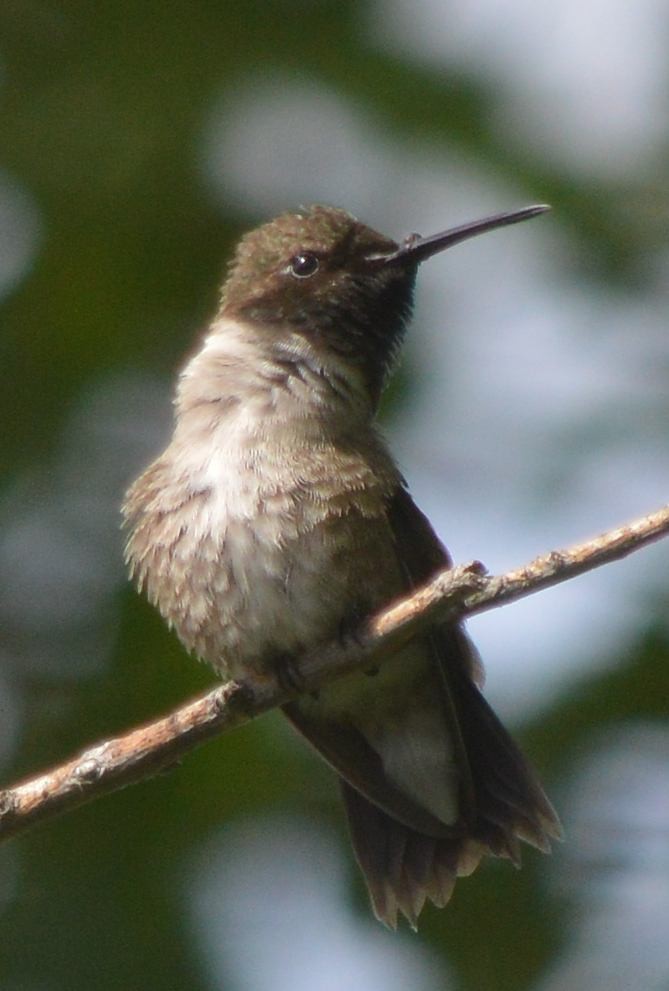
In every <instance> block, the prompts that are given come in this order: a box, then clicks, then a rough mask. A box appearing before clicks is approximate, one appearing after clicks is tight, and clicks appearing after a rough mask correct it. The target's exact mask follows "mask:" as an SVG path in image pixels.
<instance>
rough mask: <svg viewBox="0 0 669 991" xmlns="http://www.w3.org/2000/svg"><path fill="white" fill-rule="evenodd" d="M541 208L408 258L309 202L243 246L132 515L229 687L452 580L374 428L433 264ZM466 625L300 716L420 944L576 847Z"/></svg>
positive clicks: (382, 895)
mask: <svg viewBox="0 0 669 991" xmlns="http://www.w3.org/2000/svg"><path fill="white" fill-rule="evenodd" d="M547 209H548V207H546V206H530V207H526V208H524V209H521V210H516V211H513V212H510V213H501V214H497V215H495V216H492V217H486V218H484V219H482V220H477V221H475V222H473V223H467V224H463V225H461V226H459V227H455V228H451V229H449V230H446V231H444V232H442V233H439V234H435V235H432V236H429V237H421V236H419V235H418V234H410V235H409V236H408V237H406V238H405V239H404V240H402V241H401V242H396V241H394V240H392V239H391V238H389V237H386V236H384V235H383V234H379V233H377V232H376V231H375V230H373V229H371V228H370V227H368V226H366V225H365V224H363V223H361V222H360V221H359V220H357V219H356V218H355V217H353V216H352V215H351V214H349V213H348V212H346V211H344V210H342V209H338V208H334V207H329V206H322V205H314V206H311V207H308V208H303V209H300V210H298V211H297V212H291V213H285V214H283V215H281V216H279V217H277V218H276V219H274V220H272V221H270V222H269V223H265V224H264V225H263V226H261V227H259V228H257V229H256V230H253V231H251V232H250V233H247V234H246V235H245V236H244V237H243V238H242V239H241V241H240V243H239V245H238V247H237V249H236V252H235V253H234V256H233V258H232V261H231V264H230V267H229V272H228V275H227V279H226V280H225V283H224V285H223V289H222V293H221V299H220V306H219V308H218V312H217V313H216V316H215V318H214V319H213V321H212V323H211V325H210V328H209V331H208V333H207V335H206V337H205V339H204V342H203V343H202V346H201V348H200V350H199V351H197V353H195V354H194V356H193V357H192V358H191V359H190V360H189V361H188V363H187V364H186V366H185V368H184V369H183V371H182V372H181V374H180V376H179V379H178V384H177V389H176V396H175V400H174V403H175V417H174V432H173V435H172V438H171V440H170V443H169V445H168V446H167V448H166V450H165V451H164V452H163V453H162V454H161V455H160V456H159V457H158V458H157V459H156V460H155V461H154V462H153V463H152V464H151V465H150V466H149V467H148V468H147V469H146V470H145V471H144V473H143V474H142V475H141V476H140V477H139V478H138V479H137V481H135V482H134V484H133V485H132V486H131V488H130V489H129V490H128V492H127V494H126V498H125V502H124V506H123V514H124V519H125V525H126V527H127V530H128V534H129V535H128V540H127V545H126V558H127V562H128V564H129V568H130V572H131V576H132V577H133V578H134V580H135V582H136V583H137V585H138V586H139V588H140V589H141V590H143V591H144V592H145V593H146V595H147V596H148V598H149V600H150V601H151V602H152V603H153V604H154V605H155V606H157V608H158V610H159V611H160V613H161V614H162V616H163V617H164V618H165V620H166V621H167V623H168V624H169V625H170V627H172V628H173V629H174V630H175V631H176V633H177V635H178V636H179V638H180V639H181V641H182V643H183V644H184V646H185V647H186V648H187V650H188V651H190V652H192V653H194V654H195V655H196V656H198V657H199V658H201V659H203V660H205V661H206V662H208V663H209V664H210V665H211V666H212V667H213V668H214V670H215V671H216V672H217V674H218V675H220V676H221V677H223V678H225V679H235V680H240V679H241V680H243V679H244V678H245V677H247V678H248V677H258V678H267V677H273V678H277V679H278V680H279V681H282V679H286V678H288V679H290V677H291V671H294V670H295V668H294V663H295V659H296V658H299V655H300V653H302V652H304V651H306V650H312V649H314V648H316V649H317V648H318V645H319V644H325V643H327V642H328V641H331V640H333V638H336V637H338V636H341V635H342V631H343V630H346V629H347V627H349V625H350V624H352V625H354V624H355V622H356V621H357V620H359V619H360V618H361V617H363V616H366V615H368V614H371V613H373V612H374V611H375V610H377V609H379V608H380V607H382V606H385V605H387V604H388V603H389V602H391V601H392V600H393V599H395V598H397V597H400V596H402V595H406V594H407V593H409V592H410V591H411V589H413V588H414V587H416V586H418V585H420V584H422V583H424V582H425V581H427V580H428V579H429V578H430V577H431V576H432V575H433V574H434V573H435V572H436V571H437V570H439V569H443V568H444V567H448V566H450V565H451V559H450V557H449V554H448V551H447V550H446V548H445V547H444V545H443V544H442V543H441V541H440V540H439V538H438V537H437V536H436V534H435V532H434V530H433V529H432V526H431V525H430V523H429V521H428V520H427V518H426V517H425V516H424V515H423V513H422V512H421V511H420V509H418V507H417V506H416V505H415V503H414V501H413V499H412V497H411V495H410V494H409V491H408V488H407V484H406V482H405V480H404V478H403V476H402V474H401V472H400V470H399V469H398V467H397V465H396V463H395V461H394V460H393V457H392V455H391V453H390V451H389V449H388V447H387V445H386V442H385V441H384V439H383V437H382V435H381V433H380V431H379V429H378V427H377V425H376V423H375V419H376V413H377V409H378V405H379V400H380V397H381V393H382V390H383V387H384V385H385V384H386V381H387V379H388V376H389V373H390V371H391V369H392V367H393V365H394V363H395V359H396V357H397V353H398V350H399V347H400V344H401V342H402V339H403V336H404V333H405V330H406V328H407V324H408V322H409V319H410V316H411V311H412V302H413V294H414V284H415V281H416V274H417V271H418V268H419V266H420V265H421V264H422V263H423V262H424V261H426V260H427V259H428V258H431V257H432V256H433V255H435V254H437V253H438V252H441V251H443V250H444V249H446V248H449V247H452V246H453V245H455V244H458V243H459V242H461V241H464V240H465V239H467V238H470V237H473V236H474V235H478V234H481V233H483V232H485V231H491V230H494V229H496V228H498V227H502V226H505V225H508V224H515V223H518V222H520V221H523V220H527V219H529V218H531V217H535V216H537V215H538V214H541V213H543V212H544V211H545V210H547ZM482 684H483V669H482V665H481V662H480V660H479V658H478V655H477V652H476V650H475V648H474V646H473V645H472V643H471V641H470V640H469V639H468V637H467V634H466V633H465V631H464V629H463V627H462V625H461V624H457V623H441V624H437V625H435V626H434V628H433V629H431V630H430V632H429V633H425V634H421V635H420V636H419V637H418V638H417V639H415V640H413V641H412V642H411V643H409V644H408V645H407V646H405V647H403V648H402V649H401V650H400V651H399V652H398V653H397V654H396V655H394V656H393V657H391V658H389V659H387V660H386V661H385V662H384V663H383V664H382V665H380V666H379V667H378V668H377V669H375V670H369V671H361V672H356V673H353V674H349V675H347V676H345V677H343V678H341V679H340V680H338V681H335V682H333V683H331V684H327V685H325V686H323V687H321V689H320V690H319V691H318V692H314V693H303V694H301V695H298V697H297V698H296V699H295V700H294V701H291V702H289V703H288V704H286V705H284V706H283V712H284V713H285V715H286V716H287V717H288V719H289V720H290V722H291V723H292V724H293V725H294V726H295V727H296V728H297V730H299V732H300V733H301V734H302V735H303V736H304V737H305V738H306V739H307V740H308V741H309V742H310V743H311V744H312V745H313V747H315V749H316V750H317V751H318V752H319V753H320V754H321V755H322V756H323V757H324V758H325V760H326V761H327V762H328V764H330V765H331V767H332V768H333V769H334V770H335V771H336V773H337V775H338V777H339V783H340V786H341V792H342V795H343V800H344V806H345V810H346V814H347V818H348V824H349V832H350V836H351V840H352V844H353V848H354V852H355V855H356V858H357V861H358V864H359V866H360V868H361V870H362V874H363V876H364V879H365V881H366V884H367V888H368V891H369V895H370V898H371V903H372V908H373V911H374V913H375V914H376V916H377V918H378V919H379V920H380V921H382V922H383V923H385V924H386V925H388V926H389V927H391V928H395V927H396V926H397V922H398V915H403V916H404V917H405V918H406V919H407V920H408V922H409V924H410V925H411V926H412V927H414V928H415V926H416V922H417V919H418V916H419V914H420V912H421V910H422V909H423V906H424V905H425V903H426V901H428V900H429V901H431V902H432V903H434V904H435V905H436V906H439V907H441V906H444V905H445V904H446V902H447V901H448V900H449V898H450V895H451V892H452V889H453V886H454V884H455V880H456V878H457V877H458V876H460V875H467V874H470V873H471V872H472V871H473V870H474V869H475V868H476V867H477V865H478V863H479V861H480V860H481V859H482V857H483V856H484V855H486V854H490V855H493V856H496V857H504V858H507V859H509V860H510V861H512V862H513V863H514V864H516V865H519V863H520V841H521V840H522V841H524V842H526V843H529V844H531V845H532V846H534V847H537V848H538V849H539V850H542V851H544V852H548V851H549V850H550V841H551V839H558V838H560V836H561V827H560V823H559V820H558V817H557V815H556V813H555V811H554V809H553V807H552V805H551V804H550V802H549V800H548V799H547V798H546V796H545V794H544V792H543V789H542V787H541V784H540V782H539V780H538V778H537V776H536V774H535V772H534V771H533V769H532V768H531V767H530V765H529V763H528V762H527V760H526V759H525V757H524V756H523V755H522V753H521V751H520V750H519V748H518V746H517V745H516V744H515V743H514V741H513V740H512V738H511V736H510V735H509V733H508V732H507V731H506V729H505V728H504V727H503V726H502V724H501V722H500V721H499V719H498V718H497V716H496V715H495V713H494V712H493V710H492V709H491V707H490V706H489V705H488V703H487V702H486V700H485V699H484V697H483V695H482V694H481V689H482Z"/></svg>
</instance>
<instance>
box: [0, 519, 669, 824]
mask: <svg viewBox="0 0 669 991" xmlns="http://www.w3.org/2000/svg"><path fill="white" fill-rule="evenodd" d="M667 532H669V506H665V507H664V508H663V509H660V510H658V511H657V512H655V513H651V514H650V515H648V516H645V517H642V518H641V519H638V520H634V521H633V522H632V523H629V524H627V525H626V526H623V527H619V528H618V529H615V530H610V531H608V532H607V533H604V534H602V535H601V536H599V537H596V538H595V539H594V540H589V541H586V542H585V543H582V544H576V545H574V546H572V547H570V548H568V549H567V550H563V551H552V552H551V553H549V554H546V555H544V556H542V557H538V558H536V559H535V560H534V561H531V562H530V563H529V564H527V565H526V566H525V567H522V568H519V569H517V570H515V571H510V572H507V573H506V574H504V575H499V576H486V574H485V569H484V567H483V565H481V564H480V563H479V562H473V563H472V564H469V565H463V566H459V567H457V568H452V569H448V570H444V571H440V572H438V573H437V574H436V575H435V576H434V577H433V578H432V579H431V580H430V581H429V582H427V583H426V584H425V585H424V586H422V587H421V588H419V589H417V590H415V591H414V592H413V593H412V594H411V595H408V596H406V597H405V598H403V599H401V600H400V601H398V602H396V603H394V604H392V605H390V606H388V607H386V608H385V609H382V610H381V611H380V612H378V613H377V614H376V615H375V616H372V617H371V618H370V619H369V620H367V621H365V622H364V623H362V624H361V626H360V627H359V629H358V630H357V631H356V632H355V634H354V635H351V636H348V637H346V638H345V639H344V640H340V641H333V642H331V643H329V644H325V645H324V646H321V647H319V648H317V649H315V650H312V651H309V652H308V653H307V654H305V655H304V656H303V657H301V658H299V660H298V661H297V664H296V667H297V669H298V671H299V674H300V680H301V681H302V690H304V691H313V690H314V689H316V688H318V687H319V686H320V685H322V684H324V683H325V682H326V681H330V680H333V679H334V678H338V677H342V675H345V674H348V673H350V672H351V671H353V670H356V669H358V668H362V667H366V666H369V665H370V664H378V663H381V662H382V661H383V660H385V658H386V657H388V656H390V655H391V654H393V653H395V652H396V651H397V650H398V649H399V648H400V647H401V646H402V645H403V644H405V643H406V642H407V641H408V640H410V639H411V638H412V637H414V636H416V635H417V634H418V633H420V632H421V631H422V630H424V629H425V628H426V627H427V626H430V625H431V624H434V623H435V622H444V621H453V620H458V619H462V618H464V617H466V616H471V615H473V614H475V613H479V612H483V611H485V610H487V609H492V608H495V607H497V606H501V605H505V604H506V603H508V602H512V601H514V600H515V599H519V598H522V597H523V596H526V595H530V594H532V593H534V592H538V591H539V590H541V589H543V588H548V587H549V586H551V585H557V584H559V583H560V582H564V581H567V580H568V579H570V578H574V577H575V576H576V575H580V574H582V573H583V572H585V571H590V570H592V569H593V568H596V567H599V566H600V565H602V564H606V563H607V562H609V561H614V560H617V559H618V558H622V557H625V556H626V555H627V554H630V553H632V551H635V550H637V549H638V548H640V547H643V546H644V545H645V544H648V543H650V542H651V541H653V540H657V539H659V538H660V537H662V536H664V535H665V534H666V533H667ZM296 694H298V693H297V692H288V691H286V690H285V689H284V688H283V687H281V686H280V685H279V684H278V683H277V682H275V681H274V679H272V678H267V679H257V678H254V679H253V680H249V681H245V682H244V683H241V684H238V683H236V682H228V683H227V684H223V685H219V686H218V687H216V688H214V689H212V690H210V691H208V692H206V693H205V694H203V695H201V696H199V697H197V698H195V699H193V700H192V701H190V702H187V703H186V704H185V705H182V706H179V708H178V709H175V710H174V711H173V712H172V713H170V714H169V715H168V716H165V717H163V718H161V719H157V720H154V721H152V722H149V723H146V724H145V725H144V726H140V727H139V728H136V729H133V730H130V731H129V732H128V733H125V734H124V735H123V736H118V737H115V738H113V739H110V740H105V741H103V742H102V743H99V744H96V745H95V746H93V747H89V748H88V749H87V750H84V751H83V752H82V753H81V754H79V755H78V756H77V757H75V758H73V759H72V760H69V761H67V762H66V763H64V764H60V765H58V766H57V767H55V768H52V769H51V770H50V771H47V772H46V773H44V774H40V775H38V776H37V777H34V778H30V779H29V780H27V781H24V782H22V783H21V784H18V785H16V786H15V787H13V788H7V789H5V790H4V791H0V840H2V839H7V838H9V837H10V836H14V835H16V834H18V833H21V832H23V831H24V830H26V829H27V828H28V827H29V826H31V825H32V824H34V823H37V822H43V821H46V820H47V819H50V818H52V817H53V816H55V815H57V814H59V813H61V812H65V811H68V810H69V809H73V808H75V807H76V806H78V805H82V804H84V803H85V802H90V801H92V800H93V799H95V798H98V797H100V796H101V795H106V794H109V793H110V792H112V791H116V790H117V789H119V788H123V787H124V786H125V785H128V784H132V783H133V782H136V781H140V780H143V779H145V778H148V777H150V776H152V775H154V774H155V773H156V772H158V771H160V770H161V769H162V768H165V767H167V766H169V765H171V764H173V763H175V762H176V761H178V760H179V759H180V758H181V757H183V756H184V755H185V754H186V753H188V752H189V751H190V750H192V749H193V748H194V747H196V746H198V745H199V744H201V743H203V742H205V741H206V740H209V739H211V738H212V737H215V736H218V735H219V734H221V733H223V732H225V731H227V730H231V729H234V728H236V727H237V726H241V725H242V724H243V723H246V722H248V721H249V720H250V719H252V718H254V717H255V716H259V715H261V714H262V713H264V712H267V711H268V710H270V709H273V708H275V707H277V706H279V705H282V704H283V703H284V702H286V701H288V700H289V699H290V698H292V697H294V696H295V695H296Z"/></svg>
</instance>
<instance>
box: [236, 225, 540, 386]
mask: <svg viewBox="0 0 669 991" xmlns="http://www.w3.org/2000/svg"><path fill="white" fill-rule="evenodd" d="M545 209H547V207H528V208H526V209H525V210H521V211H517V212H515V213H510V214H499V215H497V216H495V217H491V218H486V219H485V220H482V221H476V222H475V223H473V224H467V225H463V226H462V227H458V228H454V229H453V230H450V231H445V232H443V233H442V234H437V235H434V236H432V237H428V238H421V237H420V236H419V235H417V234H411V235H409V237H407V238H405V239H404V241H403V242H402V243H401V244H398V243H397V242H395V241H393V240H392V239H391V238H388V237H386V236H384V235H383V234H379V233H378V232H377V231H375V230H372V229H371V228H370V227H366V226H365V225H364V224H362V223H360V221H358V220H356V218H355V217H353V216H351V214H349V213H347V212H346V211H344V210H339V209H336V208H334V207H327V206H311V207H309V208H306V209H303V210H300V211H298V212H296V213H285V214H283V215H281V216H280V217H277V218H276V219H275V220H272V221H270V222H269V223H267V224H264V225H263V226H262V227H259V228H257V229H256V230H254V231H251V232H250V233H248V234H246V236H245V237H243V238H242V240H241V241H240V243H239V246H238V248H237V251H236V253H235V255H234V258H233V259H232V263H231V266H230V271H229V275H228V278H227V281H226V283H225V285H224V287H223V296H222V301H221V315H223V316H226V317H229V318H231V319H234V320H238V321H242V322H244V323H247V324H253V325H255V326H256V327H257V328H258V329H259V331H260V332H261V333H263V334H268V335H270V336H273V337H274V338H275V339H276V340H277V341H280V340H281V338H282V335H283V337H285V336H286V334H291V335H294V334H295V333H297V334H299V335H302V336H304V337H305V338H306V339H308V341H309V343H310V345H311V347H312V348H315V349H316V350H317V351H320V352H321V353H322V354H323V355H324V356H325V355H326V354H327V353H328V352H330V353H332V352H334V353H336V354H337V356H338V357H339V359H340V361H341V360H343V361H344V362H346V363H347V364H350V365H351V366H354V367H355V368H358V369H360V370H361V371H362V373H363V375H364V377H365V380H366V383H367V387H368V388H369V390H370V394H371V396H372V398H373V400H374V401H376V399H378V395H379V393H380V391H381V388H382V386H383V382H384V379H385V376H386V373H387V371H388V368H389V367H390V365H391V363H392V359H393V357H394V355H395V353H396V352H397V349H398V346H399V344H400V343H401V339H402V336H403V332H404V329H405V327H406V324H407V321H408V319H409V317H410V315H411V308H412V303H413V289H414V283H415V279H416V272H417V269H418V265H419V264H420V262H422V261H424V260H425V259H426V258H428V257H430V256H431V255H433V254H436V252H438V251H441V250H443V249H444V248H446V247H449V246H450V245H452V244H455V243H457V242H458V241H461V240H464V239H465V238H467V237H471V236H473V235H474V234H478V233H481V232H483V231H485V230H490V229H492V228H493V227H498V226H502V225H503V224H509V223H515V222H517V221H519V220H524V219H526V218H527V217H530V216H534V215H535V214H537V213H541V212H543V211H544V210H545Z"/></svg>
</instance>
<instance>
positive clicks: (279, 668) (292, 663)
mask: <svg viewBox="0 0 669 991" xmlns="http://www.w3.org/2000/svg"><path fill="white" fill-rule="evenodd" d="M272 667H273V668H274V671H275V674H276V680H277V681H278V682H279V685H280V686H281V688H282V689H283V690H284V691H285V692H291V693H292V692H299V693H300V694H303V693H304V692H305V691H306V687H307V685H306V681H305V679H304V675H303V674H302V672H301V671H300V669H299V668H298V666H297V663H296V657H295V655H294V654H278V655H277V656H275V657H274V658H273V660H272Z"/></svg>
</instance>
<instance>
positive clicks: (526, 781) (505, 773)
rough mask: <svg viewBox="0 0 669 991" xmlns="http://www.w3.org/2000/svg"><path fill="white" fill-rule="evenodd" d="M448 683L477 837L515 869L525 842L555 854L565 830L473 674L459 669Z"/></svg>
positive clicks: (530, 768) (454, 670) (454, 669)
mask: <svg viewBox="0 0 669 991" xmlns="http://www.w3.org/2000/svg"><path fill="white" fill-rule="evenodd" d="M447 680H448V682H449V687H450V690H451V693H452V696H453V698H454V699H455V704H456V709H457V716H458V724H459V727H460V732H461V734H462V739H463V743H464V747H465V751H466V754H467V762H468V764H469V771H470V776H471V781H472V786H473V793H474V810H473V811H474V816H475V819H474V821H473V827H474V830H475V835H476V836H477V838H478V839H480V840H482V841H483V842H484V843H485V845H486V846H487V848H488V849H489V851H490V852H491V853H492V854H494V855H495V856H497V857H508V858H509V859H510V860H512V861H513V862H514V863H515V864H519V863H520V850H519V845H518V841H519V840H523V841H524V842H525V843H529V844H530V845H531V846H534V847H536V848H537V849H538V850H541V851H543V852H544V853H549V852H550V841H551V840H561V839H562V837H563V832H562V826H561V825H560V820H559V818H558V815H557V813H556V811H555V809H554V808H553V806H552V805H551V803H550V802H549V800H548V798H547V797H546V795H545V793H544V790H543V788H542V786H541V783H540V782H539V779H538V777H537V775H536V773H535V771H534V770H533V768H532V767H531V766H530V764H529V763H528V761H527V760H526V758H525V757H524V756H523V754H522V752H521V750H520V748H519V747H518V745H517V744H516V743H515V741H514V740H513V738H512V737H511V735H510V734H509V733H508V731H507V730H506V729H505V728H504V726H503V725H502V723H501V722H500V720H499V719H498V718H497V716H496V715H495V713H494V712H493V710H492V708H491V707H490V706H489V705H488V703H487V702H486V700H485V698H484V697H483V695H482V694H481V692H480V691H479V689H478V688H477V687H476V685H475V684H474V683H473V682H472V681H471V679H470V678H469V677H468V675H467V673H466V672H465V671H463V670H462V668H459V667H458V666H455V665H453V666H451V668H450V669H449V671H448V677H447Z"/></svg>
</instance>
